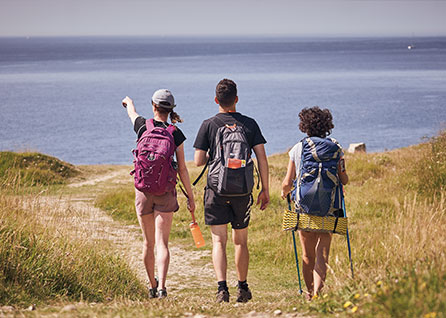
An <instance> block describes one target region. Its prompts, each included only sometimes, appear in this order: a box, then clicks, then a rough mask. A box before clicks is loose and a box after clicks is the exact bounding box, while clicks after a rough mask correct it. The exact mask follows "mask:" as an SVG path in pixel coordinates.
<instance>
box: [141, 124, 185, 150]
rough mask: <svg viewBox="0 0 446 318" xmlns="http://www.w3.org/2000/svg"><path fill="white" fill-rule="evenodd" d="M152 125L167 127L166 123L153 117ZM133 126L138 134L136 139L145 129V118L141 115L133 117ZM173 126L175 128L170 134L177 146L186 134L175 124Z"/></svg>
mask: <svg viewBox="0 0 446 318" xmlns="http://www.w3.org/2000/svg"><path fill="white" fill-rule="evenodd" d="M153 125H154V126H155V127H164V128H167V127H168V126H169V124H168V123H166V122H162V121H157V120H155V119H154V120H153ZM133 128H134V129H135V132H136V134H137V135H138V139H139V138H141V136H142V134H143V133H144V132H145V131H146V130H147V127H146V119H145V118H144V117H142V116H139V117H137V118H136V119H135V125H134V127H133ZM175 128H176V129H175V131H174V132H173V134H172V135H173V139H174V141H175V146H177V147H178V146H179V145H181V144H182V143H183V142H184V141H185V140H186V136H184V134H183V132H182V131H181V130H180V128H178V127H177V126H175Z"/></svg>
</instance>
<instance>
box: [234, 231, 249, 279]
mask: <svg viewBox="0 0 446 318" xmlns="http://www.w3.org/2000/svg"><path fill="white" fill-rule="evenodd" d="M232 241H233V242H234V247H235V268H236V269H237V277H238V280H239V281H245V280H246V278H247V277H248V265H249V250H248V228H247V227H246V228H244V229H239V230H235V229H233V230H232Z"/></svg>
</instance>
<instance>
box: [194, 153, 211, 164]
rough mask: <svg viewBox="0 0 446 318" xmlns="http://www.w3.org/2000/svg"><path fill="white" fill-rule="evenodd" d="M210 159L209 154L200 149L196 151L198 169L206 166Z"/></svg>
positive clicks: (195, 158) (195, 157) (195, 160)
mask: <svg viewBox="0 0 446 318" xmlns="http://www.w3.org/2000/svg"><path fill="white" fill-rule="evenodd" d="M208 158H209V155H208V154H207V152H206V151H204V150H201V149H198V148H197V149H195V154H194V162H195V165H196V166H197V167H199V166H202V165H204V164H206V162H207V161H208Z"/></svg>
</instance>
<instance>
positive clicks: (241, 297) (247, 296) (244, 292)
mask: <svg viewBox="0 0 446 318" xmlns="http://www.w3.org/2000/svg"><path fill="white" fill-rule="evenodd" d="M251 299H252V294H251V291H250V290H249V288H247V289H243V288H239V289H238V291H237V302H238V303H246V302H248V300H251Z"/></svg>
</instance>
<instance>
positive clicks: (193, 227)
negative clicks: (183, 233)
mask: <svg viewBox="0 0 446 318" xmlns="http://www.w3.org/2000/svg"><path fill="white" fill-rule="evenodd" d="M189 227H190V231H191V233H192V237H193V238H194V242H195V246H196V247H198V248H200V247H203V246H204V238H203V235H202V234H201V231H200V227H199V226H198V224H197V222H192V223H191V224H189Z"/></svg>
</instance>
